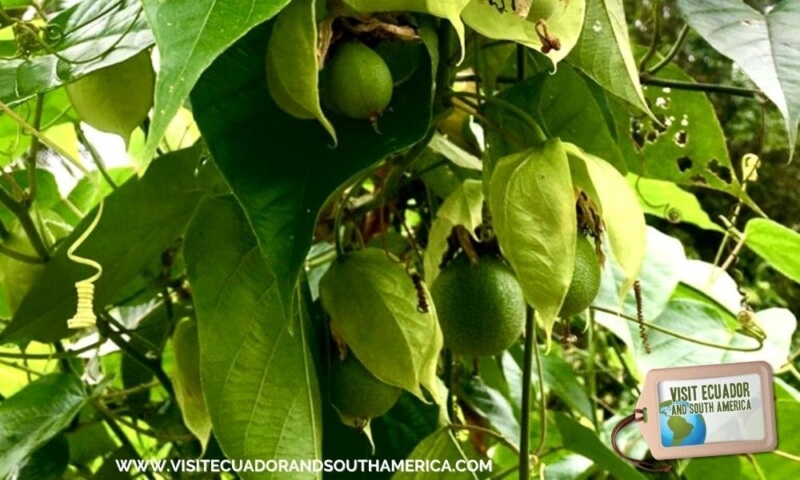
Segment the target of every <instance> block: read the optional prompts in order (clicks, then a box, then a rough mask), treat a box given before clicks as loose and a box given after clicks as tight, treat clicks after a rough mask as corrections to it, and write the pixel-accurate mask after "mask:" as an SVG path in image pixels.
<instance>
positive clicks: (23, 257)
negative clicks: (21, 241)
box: [0, 244, 44, 265]
mask: <svg viewBox="0 0 800 480" xmlns="http://www.w3.org/2000/svg"><path fill="white" fill-rule="evenodd" d="M0 254H3V255H5V256H7V257H11V258H13V259H14V260H16V261H18V262H24V263H33V264H38V265H41V264H44V260H42V259H41V258H39V257H34V256H31V255H27V254H25V253H22V252H18V251H16V250H12V249H10V248H8V247H6V246H5V245H2V244H0Z"/></svg>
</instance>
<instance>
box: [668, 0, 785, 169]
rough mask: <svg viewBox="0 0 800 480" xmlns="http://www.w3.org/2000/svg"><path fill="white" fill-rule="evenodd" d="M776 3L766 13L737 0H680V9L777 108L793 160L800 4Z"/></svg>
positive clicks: (693, 26) (704, 36)
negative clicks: (784, 127)
mask: <svg viewBox="0 0 800 480" xmlns="http://www.w3.org/2000/svg"><path fill="white" fill-rule="evenodd" d="M773 3H774V4H773V5H770V6H769V7H767V9H765V11H764V12H761V11H759V10H756V9H754V8H753V7H751V6H750V5H748V4H747V3H745V2H741V1H737V0H678V7H679V8H680V10H681V13H683V16H684V18H685V19H686V21H687V22H688V23H689V25H691V26H692V28H694V29H695V30H696V31H697V32H698V33H699V34H700V35H702V36H703V38H705V39H706V41H708V43H710V44H711V46H712V47H714V48H715V49H716V50H717V51H718V52H720V53H721V54H723V55H725V56H726V57H728V58H730V59H731V60H733V61H734V62H736V63H737V64H738V65H739V66H740V67H741V68H742V70H744V72H745V73H746V74H747V75H748V76H749V77H750V79H751V80H753V82H754V83H755V84H756V85H758V87H759V88H760V89H761V90H762V91H763V92H764V94H765V95H766V96H767V97H768V98H769V99H770V100H772V103H774V104H775V105H776V106H777V107H778V110H779V111H780V112H781V115H783V118H784V119H785V121H786V130H788V132H789V149H790V156H789V157H790V158H791V154H792V153H794V147H795V144H796V142H797V122H798V120H800V55H798V51H800V36H798V35H797V26H798V25H800V2H796V1H791V0H784V1H781V2H773Z"/></svg>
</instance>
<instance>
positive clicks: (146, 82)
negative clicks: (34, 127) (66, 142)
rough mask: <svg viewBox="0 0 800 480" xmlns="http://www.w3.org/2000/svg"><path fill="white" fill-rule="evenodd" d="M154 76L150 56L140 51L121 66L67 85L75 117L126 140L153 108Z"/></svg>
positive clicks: (113, 66) (98, 72) (94, 73)
mask: <svg viewBox="0 0 800 480" xmlns="http://www.w3.org/2000/svg"><path fill="white" fill-rule="evenodd" d="M154 86H155V73H154V72H153V65H152V64H151V62H150V53H149V52H147V51H146V50H145V51H142V52H140V53H138V54H136V55H134V56H133V57H131V58H129V59H128V60H125V61H124V62H122V63H117V64H115V65H111V66H110V67H105V68H101V69H100V70H96V71H94V72H92V73H90V74H88V75H86V76H84V77H81V78H79V79H78V80H77V81H75V82H73V83H70V84H69V85H67V87H66V88H67V95H69V101H70V103H72V106H73V108H75V111H76V112H77V113H78V116H79V117H80V118H81V120H83V121H84V122H86V123H88V124H89V125H91V126H92V127H94V128H96V129H97V130H101V131H103V132H109V133H116V134H117V135H120V136H121V137H122V138H123V139H125V141H126V142H127V141H128V138H129V137H130V134H131V132H132V131H133V129H135V128H136V127H137V126H138V125H140V124H141V123H142V122H143V121H144V119H145V118H147V113H148V112H149V111H150V108H151V107H152V106H153V89H154Z"/></svg>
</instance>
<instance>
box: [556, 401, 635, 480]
mask: <svg viewBox="0 0 800 480" xmlns="http://www.w3.org/2000/svg"><path fill="white" fill-rule="evenodd" d="M556 424H557V425H558V430H559V431H560V432H561V436H562V437H563V438H564V447H565V448H568V449H569V450H572V451H573V452H575V453H579V454H581V455H583V456H584V457H586V458H589V459H591V460H592V461H593V462H594V463H595V465H597V466H598V467H600V468H601V469H603V470H605V471H608V472H611V473H613V475H614V478H618V479H620V480H645V479H646V478H647V477H645V476H644V475H642V474H641V473H640V472H639V471H638V470H636V468H635V467H634V466H633V465H631V464H630V463H628V462H626V461H625V460H623V459H622V458H620V457H619V456H618V455H617V454H615V453H614V452H613V451H612V450H611V448H610V447H608V446H606V445H605V444H604V443H603V442H602V441H601V440H600V439H599V438H598V435H597V433H596V432H593V431H591V430H589V429H588V428H586V427H584V426H583V425H581V424H580V423H578V422H577V421H575V420H573V419H571V418H569V417H567V416H565V415H561V414H558V415H556Z"/></svg>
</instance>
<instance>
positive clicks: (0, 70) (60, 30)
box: [0, 0, 153, 103]
mask: <svg viewBox="0 0 800 480" xmlns="http://www.w3.org/2000/svg"><path fill="white" fill-rule="evenodd" d="M141 8H142V7H141V5H140V4H139V2H138V1H137V0H96V1H94V0H93V1H84V2H80V3H78V4H76V5H74V6H73V7H71V8H68V9H66V10H64V11H62V12H60V13H58V14H57V15H55V16H54V17H53V18H51V19H50V21H49V22H48V24H49V25H50V29H51V30H52V31H53V32H55V33H54V36H55V39H54V40H52V42H51V43H52V44H51V45H50V46H49V48H51V49H52V50H54V51H55V52H56V53H57V54H58V55H59V57H61V58H58V57H57V56H56V55H55V54H53V53H48V54H44V55H34V56H32V57H30V58H28V59H23V58H18V59H13V60H5V61H3V62H2V63H0V101H2V102H4V103H17V102H19V101H20V100H24V99H27V98H28V97H30V96H32V95H34V94H36V93H41V92H45V91H47V90H51V89H53V88H55V87H58V86H59V85H62V84H64V83H66V82H67V81H69V80H70V79H73V78H76V77H79V76H81V75H85V74H87V73H89V72H92V71H94V70H97V69H99V68H102V67H106V66H109V65H113V64H115V63H119V62H122V61H123V60H126V59H128V58H130V57H132V56H133V55H135V54H137V53H139V52H140V51H141V50H143V49H145V48H147V47H149V46H150V45H152V43H153V35H152V33H151V32H150V29H149V28H147V22H146V21H145V19H144V16H143V15H142V14H141ZM120 37H122V38H121V39H120ZM112 47H113V48H112ZM109 49H111V50H110V51H109ZM103 52H107V53H105V54H103V55H99V54H100V53H103Z"/></svg>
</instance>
